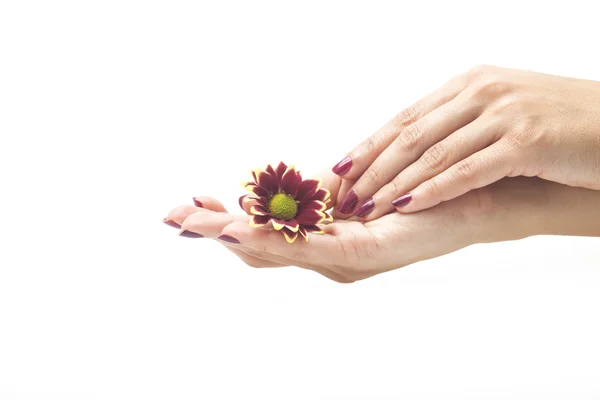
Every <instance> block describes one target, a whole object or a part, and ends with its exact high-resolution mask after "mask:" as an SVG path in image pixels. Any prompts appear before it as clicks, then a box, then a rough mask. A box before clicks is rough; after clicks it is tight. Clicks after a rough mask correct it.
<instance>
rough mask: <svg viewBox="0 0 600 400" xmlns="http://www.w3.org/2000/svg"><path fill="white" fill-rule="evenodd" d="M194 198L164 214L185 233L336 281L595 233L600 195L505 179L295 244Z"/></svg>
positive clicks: (248, 257) (262, 263) (255, 260)
mask: <svg viewBox="0 0 600 400" xmlns="http://www.w3.org/2000/svg"><path fill="white" fill-rule="evenodd" d="M325 181H326V182H329V184H330V186H329V188H330V189H331V190H332V191H333V192H335V191H337V189H339V183H340V182H339V179H338V180H336V179H326V180H325ZM331 185H334V187H332V186H331ZM336 185H337V186H338V187H337V188H336V187H335V186H336ZM196 199H197V200H196V201H197V204H196V206H193V205H183V206H180V207H177V208H175V209H173V210H172V211H171V212H170V213H169V214H168V216H167V218H165V222H166V223H168V224H170V225H173V226H175V227H179V226H181V232H182V236H187V237H208V238H218V239H220V242H221V243H222V244H223V245H224V246H226V247H227V248H228V249H229V250H230V251H232V252H233V253H235V254H236V255H238V256H239V257H240V258H241V259H242V260H243V261H244V262H246V263H247V264H248V265H250V266H253V267H280V266H288V265H293V266H298V267H301V268H305V269H310V270H313V271H316V272H318V273H320V274H322V275H324V276H326V277H328V278H330V279H333V280H335V281H338V282H353V281H356V280H359V279H364V278H367V277H370V276H373V275H376V274H379V273H382V272H385V271H390V270H393V269H396V268H400V267H402V266H405V265H408V264H412V263H414V262H417V261H421V260H426V259H429V258H433V257H437V256H440V255H443V254H447V253H450V252H453V251H455V250H458V249H461V248H463V247H466V246H468V245H471V244H474V243H482V242H495V241H503V240H514V239H519V238H523V237H527V236H531V235H535V234H566V235H589V236H595V235H598V236H600V223H598V221H600V192H598V191H591V190H585V189H575V188H569V187H566V186H563V185H558V184H554V183H551V182H547V181H543V180H541V179H537V178H513V179H503V180H501V181H500V182H497V183H495V184H493V185H491V186H488V187H486V188H483V189H478V190H474V191H471V192H470V193H468V194H466V195H464V196H461V197H459V198H457V199H454V200H452V201H448V202H445V203H444V204H441V205H440V206H439V207H435V208H433V209H431V210H427V211H424V212H420V213H415V214H411V215H401V214H398V213H392V214H389V215H386V216H383V217H381V218H379V219H377V220H375V221H371V222H367V223H364V224H363V223H361V222H358V221H348V220H335V221H334V222H333V223H331V224H329V225H326V226H325V227H324V230H325V234H324V235H310V239H309V241H308V242H304V241H299V242H295V243H294V244H288V243H287V242H286V241H285V240H284V238H283V237H282V235H281V233H280V232H276V231H272V230H268V229H264V228H252V227H250V226H249V225H248V220H249V216H248V215H233V214H230V213H228V212H227V211H226V210H225V208H224V207H223V205H222V204H221V203H220V202H218V201H217V200H215V199H213V198H210V197H198V198H196ZM199 206H201V207H199ZM248 206H249V205H248V204H244V207H245V208H248Z"/></svg>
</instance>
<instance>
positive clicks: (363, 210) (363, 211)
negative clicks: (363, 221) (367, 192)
mask: <svg viewBox="0 0 600 400" xmlns="http://www.w3.org/2000/svg"><path fill="white" fill-rule="evenodd" d="M374 208H375V202H374V201H373V199H369V200H367V201H365V202H364V203H362V205H361V206H360V207H358V208H357V209H356V211H354V216H356V217H359V218H363V217H366V216H367V215H369V214H370V213H371V212H372V211H373V209H374Z"/></svg>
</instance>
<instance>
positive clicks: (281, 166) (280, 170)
mask: <svg viewBox="0 0 600 400" xmlns="http://www.w3.org/2000/svg"><path fill="white" fill-rule="evenodd" d="M286 169H287V165H285V164H284V163H283V162H280V163H279V165H278V166H277V168H276V169H275V172H277V178H278V179H279V181H281V178H282V177H283V173H284V172H285V170H286Z"/></svg>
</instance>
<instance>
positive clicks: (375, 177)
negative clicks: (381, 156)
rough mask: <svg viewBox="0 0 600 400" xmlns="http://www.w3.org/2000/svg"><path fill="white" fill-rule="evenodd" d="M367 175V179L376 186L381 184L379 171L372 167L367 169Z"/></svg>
mask: <svg viewBox="0 0 600 400" xmlns="http://www.w3.org/2000/svg"><path fill="white" fill-rule="evenodd" d="M365 175H366V176H367V178H369V180H370V181H371V182H372V183H374V184H376V185H378V184H379V180H380V177H379V172H377V169H375V168H373V167H371V168H369V169H367V171H366V172H365Z"/></svg>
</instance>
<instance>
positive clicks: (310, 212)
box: [296, 208, 325, 225]
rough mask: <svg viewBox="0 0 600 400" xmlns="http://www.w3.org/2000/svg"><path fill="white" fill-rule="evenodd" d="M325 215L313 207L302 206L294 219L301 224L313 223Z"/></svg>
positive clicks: (318, 222)
mask: <svg viewBox="0 0 600 400" xmlns="http://www.w3.org/2000/svg"><path fill="white" fill-rule="evenodd" d="M323 219H325V215H324V214H323V213H322V212H320V211H317V210H315V209H313V208H303V209H302V211H300V213H299V214H298V215H296V221H298V222H299V223H300V224H302V225H315V224H320V223H321V222H322V221H323Z"/></svg>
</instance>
